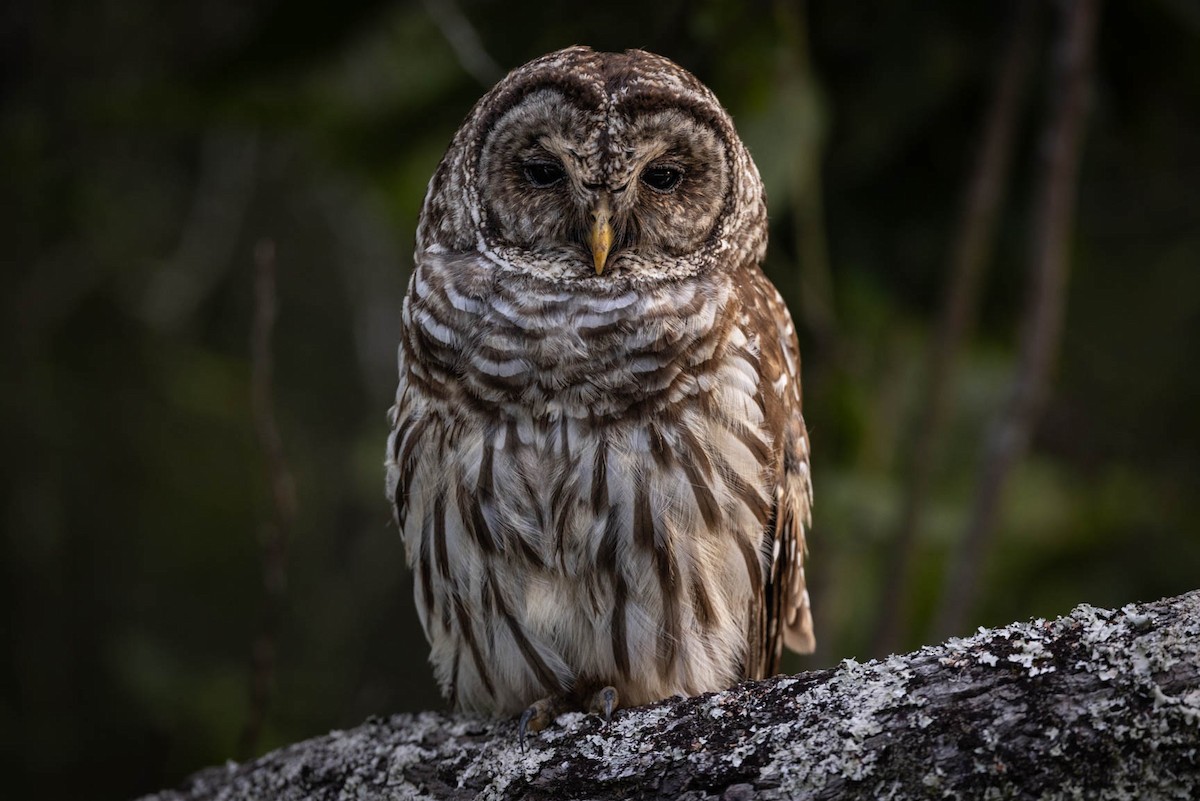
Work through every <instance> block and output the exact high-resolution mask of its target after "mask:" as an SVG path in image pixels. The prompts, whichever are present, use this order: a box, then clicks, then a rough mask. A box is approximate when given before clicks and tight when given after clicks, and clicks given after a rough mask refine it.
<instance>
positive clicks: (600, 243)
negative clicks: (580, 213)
mask: <svg viewBox="0 0 1200 801" xmlns="http://www.w3.org/2000/svg"><path fill="white" fill-rule="evenodd" d="M609 217H610V211H609V208H608V195H601V196H600V202H599V203H598V204H597V205H596V210H595V211H593V212H592V232H591V235H590V236H589V237H588V245H589V246H590V247H591V249H592V262H593V263H594V264H595V265H596V275H600V273H602V272H604V263H605V262H606V261H608V251H609V250H610V249H611V248H612V241H613V230H612V224H611V223H610V222H609Z"/></svg>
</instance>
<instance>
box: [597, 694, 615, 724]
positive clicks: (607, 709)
mask: <svg viewBox="0 0 1200 801" xmlns="http://www.w3.org/2000/svg"><path fill="white" fill-rule="evenodd" d="M600 693H601V695H602V696H603V697H604V728H606V729H607V728H608V727H609V725H611V724H612V713H613V706H614V705H615V704H616V703H617V691H616V690H614V689H613V688H612V687H605V688H604V689H603V690H601V691H600Z"/></svg>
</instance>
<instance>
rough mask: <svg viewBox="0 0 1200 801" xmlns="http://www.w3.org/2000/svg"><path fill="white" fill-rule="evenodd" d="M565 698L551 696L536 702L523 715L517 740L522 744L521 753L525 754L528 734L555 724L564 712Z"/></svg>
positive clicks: (518, 727) (518, 728)
mask: <svg viewBox="0 0 1200 801" xmlns="http://www.w3.org/2000/svg"><path fill="white" fill-rule="evenodd" d="M563 707H564V704H563V698H562V696H558V695H549V696H546V697H545V698H542V699H540V700H538V701H534V702H533V703H532V704H530V705H529V707H528V708H527V709H526V710H525V711H524V712H522V713H521V722H520V723H519V724H518V726H517V739H518V740H519V741H520V743H521V753H525V735H526V734H527V733H528V732H535V733H536V732H539V731H541V730H542V729H544V728H546V727H547V726H549V725H550V724H551V723H553V722H554V719H555V718H556V717H558V713H559V712H562V711H563Z"/></svg>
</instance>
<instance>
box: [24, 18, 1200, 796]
mask: <svg viewBox="0 0 1200 801" xmlns="http://www.w3.org/2000/svg"><path fill="white" fill-rule="evenodd" d="M1037 6H1038V11H1039V13H1037V14H1035V19H1034V23H1033V25H1032V27H1031V29H1030V31H1029V35H1028V38H1029V39H1030V46H1031V54H1032V55H1031V59H1032V63H1031V71H1030V74H1029V78H1028V80H1027V81H1026V84H1025V88H1024V91H1023V95H1022V101H1021V104H1020V107H1019V116H1018V119H1017V126H1016V129H1015V130H1016V133H1015V137H1016V138H1015V147H1014V150H1013V154H1012V161H1011V167H1010V168H1009V169H1008V170H1007V172H1006V177H1007V180H1008V186H1009V192H1008V193H1007V195H1006V196H1005V199H1004V202H1003V204H1002V206H1001V207H1000V212H999V213H1000V216H999V221H998V229H997V234H996V245H995V248H994V249H993V252H992V253H991V258H990V262H989V269H988V271H987V273H986V277H985V279H984V284H983V287H982V293H981V297H980V306H979V310H978V315H977V324H976V325H975V326H974V327H973V329H972V330H971V334H970V337H969V340H968V342H967V344H966V347H965V348H964V350H963V352H962V354H961V358H960V359H959V360H958V362H957V371H956V372H955V374H954V376H953V380H952V382H951V384H950V387H951V392H950V396H949V398H950V404H951V405H950V411H949V413H948V417H947V427H946V431H945V435H944V436H943V437H941V438H940V440H939V441H938V444H937V446H936V447H935V448H934V454H933V455H934V460H933V465H934V468H933V472H932V474H931V475H932V478H931V490H930V494H929V498H928V503H927V504H926V505H925V506H924V507H923V512H922V518H921V525H920V526H919V529H918V537H917V540H916V543H915V546H914V551H913V554H912V560H913V565H914V567H915V569H914V573H913V577H914V582H913V584H912V586H911V588H910V589H909V590H908V591H906V593H905V598H906V601H907V603H908V604H909V608H910V609H911V611H912V615H911V619H910V620H909V621H908V622H907V624H906V625H905V626H904V627H903V628H902V630H900V631H898V633H897V642H898V644H899V645H901V646H902V647H906V648H907V647H913V646H915V645H918V644H920V643H922V642H926V641H932V640H931V637H932V634H931V632H930V621H931V619H932V618H933V615H934V613H935V611H936V607H937V604H938V602H939V593H940V588H941V586H942V582H943V573H944V568H945V565H946V564H947V562H948V556H949V555H950V554H951V553H952V548H953V546H954V544H955V543H956V542H957V541H959V539H960V538H961V536H962V532H963V529H964V527H965V525H966V520H967V517H968V513H969V509H970V506H971V500H972V496H973V493H974V487H975V485H976V482H977V480H978V479H977V475H978V466H979V463H980V459H981V453H982V445H983V442H984V439H985V437H986V432H987V430H988V426H989V424H990V422H991V421H992V420H993V419H994V418H995V415H996V414H997V412H998V410H999V409H1000V408H1001V406H1002V404H1003V402H1004V398H1005V397H1006V395H1007V392H1008V388H1009V386H1010V384H1011V382H1012V377H1013V371H1014V369H1015V366H1016V363H1017V342H1018V331H1019V327H1020V325H1021V317H1022V314H1023V309H1024V307H1025V300H1024V298H1025V287H1026V285H1027V283H1028V282H1027V274H1028V266H1029V255H1028V254H1029V240H1030V235H1031V229H1032V228H1033V227H1034V223H1035V221H1034V220H1033V219H1032V216H1033V215H1034V213H1035V212H1034V209H1035V196H1036V192H1037V186H1038V180H1039V164H1040V162H1039V160H1038V156H1039V147H1040V142H1041V141H1042V140H1041V134H1040V131H1041V130H1042V127H1043V125H1044V124H1045V119H1046V117H1047V113H1048V101H1049V99H1050V98H1051V96H1052V95H1051V93H1050V91H1049V90H1050V89H1051V87H1052V83H1053V81H1052V75H1053V66H1054V60H1055V58H1056V56H1055V54H1056V52H1057V51H1056V49H1055V44H1054V43H1055V41H1056V39H1057V37H1058V36H1059V29H1060V27H1061V24H1060V18H1059V14H1058V13H1057V10H1056V9H1057V8H1058V6H1057V4H1049V3H1047V4H1042V3H1037ZM1014 8H1015V5H1014V4H1013V3H1011V2H981V3H962V2H957V1H955V0H942V1H941V2H930V3H921V4H899V3H885V2H878V3H839V2H832V1H831V0H813V2H810V3H808V4H792V3H775V4H772V3H738V2H733V1H732V0H698V1H697V2H688V1H684V0H674V1H672V0H666V1H665V2H662V3H645V2H643V3H639V4H635V5H629V6H625V5H622V4H620V3H614V2H608V3H585V4H573V3H572V4H567V3H556V4H552V3H547V2H540V3H535V2H528V0H510V2H499V0H486V1H485V0H478V1H477V2H467V1H466V0H462V2H460V3H459V4H457V5H453V4H446V3H441V2H434V0H430V2H427V3H385V2H380V1H379V0H342V2H338V3H318V2H286V3H285V2H280V0H270V1H267V2H264V1H263V0H255V1H253V2H247V0H206V2H203V3H175V4H171V3H152V2H148V1H147V0H97V1H96V2H91V3H65V2H57V1H52V2H32V1H31V0H18V1H17V2H12V3H7V4H5V6H4V9H3V10H2V11H0V104H2V106H0V108H2V111H0V193H2V196H3V197H4V198H5V202H4V204H3V207H4V214H3V215H0V247H2V250H3V254H4V255H3V258H2V261H3V264H4V266H5V271H4V286H5V289H4V291H3V293H2V296H0V299H2V304H3V305H2V307H0V308H2V310H3V318H2V323H0V324H2V325H3V330H4V337H3V350H2V351H0V353H2V354H3V359H4V369H3V378H2V381H3V384H2V386H3V392H0V420H2V421H3V426H2V427H0V453H3V459H2V460H0V479H2V480H0V521H2V522H0V525H2V526H3V539H2V540H0V556H2V560H3V561H2V567H0V576H2V583H0V598H2V603H0V621H2V627H0V632H2V634H3V648H4V661H3V670H4V672H3V674H2V677H0V736H2V737H3V757H2V759H3V761H4V764H3V773H4V775H5V776H6V780H5V784H6V789H8V790H9V791H10V792H8V793H6V795H8V796H9V797H13V798H17V797H27V796H36V797H39V798H85V797H86V798H98V799H107V798H114V799H115V798H123V797H129V796H132V795H135V794H137V793H141V792H148V791H151V790H153V789H156V788H159V787H161V786H166V785H170V784H173V783H177V782H178V781H180V780H181V779H182V778H183V777H184V776H185V775H186V774H188V773H189V772H191V771H194V770H196V769H198V768H201V767H204V766H206V765H209V764H213V763H219V762H221V761H223V760H225V759H227V758H231V757H235V756H238V753H237V752H238V749H239V737H240V736H241V733H242V731H243V729H244V727H245V726H246V723H247V720H248V718H249V717H250V716H251V711H250V709H251V700H250V698H251V694H250V681H251V669H250V662H251V656H250V655H251V650H252V644H253V642H254V641H255V638H256V637H257V636H258V634H259V632H260V629H261V626H262V623H261V620H262V614H263V613H262V609H263V607H264V602H265V597H266V592H265V590H264V583H263V580H262V567H261V558H262V557H261V545H260V543H261V540H262V538H263V535H264V531H267V530H268V529H267V527H268V526H269V524H270V522H271V519H272V515H273V511H272V510H273V506H272V501H271V495H270V490H269V479H268V475H267V471H266V469H265V459H264V456H263V451H262V449H261V448H260V447H259V445H258V442H257V439H256V435H255V427H254V424H253V421H252V416H251V405H250V389H251V387H250V378H251V369H250V365H251V363H250V355H249V354H250V346H249V333H250V325H251V319H252V315H253V310H254V289H253V288H254V257H253V253H254V246H255V243H256V242H258V241H259V240H260V239H262V238H270V239H272V240H274V242H275V243H276V246H277V261H276V264H277V272H278V305H279V318H278V324H277V326H276V328H275V330H274V336H275V341H274V352H275V379H274V391H275V401H274V405H275V414H276V417H277V422H278V426H279V430H280V435H281V437H282V443H283V451H284V454H285V456H286V459H287V462H288V465H289V467H290V470H291V471H292V473H293V474H294V477H295V483H296V489H297V498H298V515H297V519H296V523H295V525H294V526H293V527H292V530H291V531H290V544H289V552H288V556H287V561H286V589H285V593H284V595H283V606H282V608H281V609H280V610H279V626H278V632H277V637H276V642H275V654H276V660H277V661H276V667H275V671H274V674H273V677H272V681H271V696H270V705H269V708H268V710H267V714H266V716H265V720H264V729H263V731H262V735H261V737H258V738H257V740H256V742H255V743H254V746H253V749H254V751H255V752H262V751H264V750H267V749H270V748H273V747H277V746H279V745H282V744H285V743H288V742H291V741H294V740H297V739H300V738H304V737H308V736H312V735H316V734H320V733H323V732H325V731H327V730H329V729H331V728H335V727H348V726H353V725H356V724H357V723H359V722H361V721H362V720H363V719H364V718H365V717H367V716H368V715H371V714H387V713H392V712H397V711H405V710H419V709H424V708H431V707H433V708H440V706H441V701H440V700H439V699H438V698H437V697H436V692H435V689H434V687H433V683H432V681H431V678H430V671H429V669H428V667H427V665H426V661H425V655H426V646H425V643H424V641H423V638H422V637H421V634H420V631H419V628H418V625H417V621H416V615H415V612H414V609H413V606H412V601H411V584H410V577H409V575H408V573H407V571H406V569H405V567H404V555H403V549H402V547H401V543H400V540H399V537H398V535H397V532H396V530H395V528H394V527H393V526H392V525H391V524H390V521H389V517H390V510H389V508H388V504H387V502H386V500H385V499H384V497H383V472H382V460H383V449H384V440H385V437H386V433H387V425H386V420H385V412H386V410H387V408H388V406H389V405H390V403H391V396H392V392H393V388H394V380H395V343H396V341H397V329H398V321H399V314H398V311H399V307H400V299H401V297H402V293H403V291H404V288H405V285H406V280H407V274H408V270H409V268H410V265H411V252H412V248H413V233H414V229H415V225H416V220H417V215H418V212H419V209H420V204H421V201H422V198H423V195H424V190H425V185H426V182H427V180H428V178H429V176H430V175H431V173H432V171H433V169H434V167H435V166H436V164H437V161H438V159H439V158H440V156H441V154H442V152H443V151H444V149H445V147H446V145H447V143H448V141H449V139H450V136H451V134H452V132H453V131H454V129H455V128H456V127H457V125H458V124H459V122H460V121H461V120H462V118H463V117H464V116H465V114H466V113H467V111H468V110H469V108H470V106H471V104H472V103H473V102H474V101H475V100H476V99H477V98H478V97H479V96H480V95H481V94H482V92H483V91H484V89H485V83H486V82H488V81H490V80H494V79H495V78H496V77H498V75H499V74H500V72H502V71H503V70H506V69H509V68H511V67H514V66H516V65H518V64H520V63H523V62H524V61H526V60H528V59H529V58H532V57H534V56H537V55H539V54H542V53H544V52H547V51H550V50H553V49H556V48H558V47H561V46H565V45H568V44H573V43H586V44H591V45H593V46H595V47H597V48H600V49H609V50H613V49H616V50H620V49H624V48H627V47H644V48H647V49H650V50H654V51H656V52H659V53H663V54H665V55H667V56H670V57H672V58H674V59H675V60H676V61H679V62H680V63H682V64H683V65H684V66H686V67H688V68H689V69H691V70H692V71H693V72H695V73H696V74H697V75H698V76H699V77H700V78H701V79H702V80H704V81H705V82H707V83H708V84H709V85H710V86H712V87H713V88H714V89H715V90H716V92H717V94H718V96H719V97H720V98H721V99H722V101H723V102H724V103H725V105H726V106H727V107H728V108H729V109H730V111H731V112H732V114H733V116H734V118H735V120H736V122H737V124H738V127H739V130H740V131H741V133H742V135H743V137H744V138H745V140H746V141H747V142H748V144H749V146H750V149H751V151H752V153H753V154H754V156H755V158H756V160H757V162H758V164H759V167H760V169H761V170H762V172H763V174H764V178H765V180H766V184H767V188H768V192H769V197H770V204H771V206H770V207H771V224H772V244H771V251H770V254H769V257H768V264H767V269H768V272H770V274H771V275H772V277H773V278H774V279H775V280H776V282H777V283H778V284H779V285H780V287H781V289H782V290H783V292H784V294H785V296H786V297H787V298H788V300H789V302H790V303H791V304H792V308H793V310H794V312H795V314H796V317H797V322H798V329H799V331H800V338H801V345H802V348H803V350H804V353H805V397H806V417H807V419H808V423H809V427H810V430H811V432H812V443H813V451H814V457H813V458H814V472H815V478H816V493H817V507H816V524H815V529H814V531H813V533H812V535H811V541H810V571H809V576H810V581H811V582H812V584H813V585H814V596H815V603H816V605H817V609H816V612H817V625H818V640H819V642H820V644H821V650H820V651H819V653H818V654H817V655H816V656H815V657H812V658H807V659H804V660H799V659H797V660H795V661H794V662H789V663H788V664H787V668H788V669H789V670H799V669H812V668H818V667H826V666H830V665H833V664H836V663H837V661H838V660H840V659H841V658H844V657H856V658H865V657H868V656H870V655H872V651H873V646H872V636H873V635H872V632H873V628H874V627H875V625H876V621H877V620H878V619H879V615H880V604H881V591H880V587H881V585H882V584H883V582H884V578H885V577H886V576H887V575H888V572H889V570H891V569H892V568H893V566H894V560H893V559H892V557H891V556H890V554H889V547H890V543H891V541H892V540H893V538H894V537H895V533H896V530H897V525H898V517H899V515H900V511H901V509H902V505H903V494H904V491H905V475H906V472H907V467H906V464H907V463H906V456H905V454H906V453H907V449H908V447H909V443H910V442H911V440H912V437H914V436H915V435H914V421H915V420H916V419H917V414H916V412H917V407H918V405H919V404H920V402H921V401H920V398H921V387H922V385H923V382H924V380H925V378H924V376H925V364H926V353H927V351H928V350H929V347H930V344H931V339H932V338H933V337H934V336H935V330H936V320H937V318H938V314H939V310H940V306H941V302H942V300H941V298H942V294H943V292H944V288H945V285H946V281H947V278H946V273H947V264H948V259H949V252H950V248H951V243H952V242H953V240H954V237H955V236H956V229H957V226H958V225H959V220H960V218H961V216H962V206H963V194H964V186H965V184H966V182H967V180H968V178H969V176H970V174H971V170H972V165H973V163H974V158H975V153H976V151H977V150H978V147H979V141H980V138H981V135H982V134H981V130H982V127H983V120H984V116H985V113H986V110H987V108H988V106H989V103H990V102H991V97H992V94H993V86H994V83H995V81H994V78H995V75H996V72H997V70H998V67H999V64H1000V63H1001V60H1002V57H1003V53H1004V51H1005V47H1006V42H1007V40H1008V32H1009V30H1010V29H1011V22H1012V20H1013V18H1014V13H1013V10H1014ZM452 43H453V44H452ZM1076 191H1077V195H1078V198H1079V202H1078V214H1077V217H1076V219H1075V220H1074V222H1073V224H1072V227H1071V237H1070V242H1071V254H1070V259H1071V275H1070V284H1069V289H1068V296H1067V311H1066V327H1065V332H1064V338H1063V342H1062V350H1061V356H1060V358H1059V364H1058V368H1057V369H1056V370H1055V372H1054V375H1053V384H1052V390H1051V394H1050V396H1049V399H1048V403H1047V406H1046V408H1045V411H1044V414H1043V415H1042V416H1041V418H1040V420H1039V423H1038V425H1037V426H1036V429H1035V430H1034V434H1033V440H1032V445H1031V449H1030V453H1029V455H1028V458H1026V459H1024V460H1023V461H1022V462H1021V463H1020V464H1019V466H1018V467H1017V469H1016V470H1015V472H1014V474H1013V475H1012V478H1011V481H1010V482H1009V485H1008V488H1007V489H1008V491H1007V492H1006V494H1005V495H1004V503H1003V505H1002V507H1001V511H1000V513H999V515H998V518H997V531H996V537H995V540H994V542H993V545H992V547H991V548H990V549H989V550H988V551H987V554H986V558H985V560H984V562H983V568H982V573H981V578H980V580H979V582H978V585H977V590H978V597H977V602H976V603H975V604H973V606H972V607H971V609H970V614H969V616H968V620H969V622H970V624H971V625H972V626H973V625H980V624H997V623H1004V622H1008V621H1010V620H1013V619H1018V618H1025V617H1030V616H1053V615H1057V614H1061V613H1064V612H1066V611H1067V610H1069V609H1070V608H1071V607H1072V606H1073V605H1075V604H1077V603H1081V602H1088V603H1093V604H1097V605H1109V606H1111V605H1120V604H1124V603H1127V602H1130V601H1138V600H1152V599H1155V598H1158V597H1160V596H1163V595H1169V594H1176V593H1179V592H1182V591H1185V590H1190V589H1194V588H1197V587H1200V531H1198V528H1200V527H1198V525H1197V522H1196V521H1197V520H1200V408H1198V402H1200V224H1198V222H1200V3H1196V2H1193V1H1192V0H1158V1H1157V2H1154V1H1152V0H1145V1H1144V2H1120V1H1119V0H1112V1H1111V2H1109V3H1107V4H1106V5H1105V6H1104V8H1103V18H1102V20H1101V22H1100V28H1099V39H1098V43H1097V50H1096V71H1095V78H1094V83H1093V88H1092V91H1091V94H1090V98H1089V116H1088V119H1087V128H1086V132H1085V137H1084V140H1083V151H1082V164H1081V171H1080V176H1079V180H1078V184H1077V187H1076Z"/></svg>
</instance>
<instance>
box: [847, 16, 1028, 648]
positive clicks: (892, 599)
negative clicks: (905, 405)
mask: <svg viewBox="0 0 1200 801" xmlns="http://www.w3.org/2000/svg"><path fill="white" fill-rule="evenodd" d="M1038 10H1039V6H1038V4H1037V2H1036V0H1021V2H1020V3H1018V5H1017V11H1016V19H1015V20H1014V22H1013V26H1012V32H1011V33H1010V34H1009V37H1008V43H1007V45H1006V47H1005V51H1004V56H1003V59H1002V60H1001V66H1000V69H999V71H998V72H997V75H996V85H995V90H994V94H993V95H992V102H991V105H990V107H989V108H988V111H987V118H986V122H985V123H984V125H983V136H982V140H981V142H980V147H979V152H978V154H977V156H976V160H975V165H974V169H973V170H972V171H971V175H970V179H969V181H968V183H967V188H966V192H965V197H964V202H963V213H962V218H961V219H960V220H959V225H958V231H957V234H956V236H955V239H954V246H953V248H952V249H951V254H950V263H949V265H948V270H947V272H948V280H947V284H946V295H945V298H944V299H943V301H942V311H941V317H940V319H939V321H938V328H937V333H936V334H935V336H934V338H933V341H932V342H931V343H930V348H929V355H928V357H927V359H928V363H927V366H926V371H925V385H924V387H923V393H922V396H921V402H920V403H919V404H918V405H917V408H918V419H917V421H916V424H915V425H914V426H913V429H912V432H911V433H910V435H909V442H908V452H907V454H906V459H905V462H906V464H907V469H906V470H905V475H906V482H905V492H904V502H903V507H902V511H901V513H900V519H899V521H898V523H897V528H896V534H895V536H894V537H893V538H892V542H891V546H890V547H889V549H888V558H887V560H886V562H885V564H887V566H888V568H887V571H886V575H885V577H884V587H883V594H882V595H881V600H880V604H879V618H878V620H877V621H876V624H875V631H874V634H873V635H872V646H871V651H872V653H874V654H875V655H876V656H885V655H887V654H890V653H892V652H894V651H895V650H896V649H897V648H898V647H900V645H901V643H902V641H903V637H904V635H905V633H906V632H907V631H908V629H909V602H910V596H911V586H910V585H911V583H912V563H913V556H914V554H915V552H916V550H917V543H918V539H919V538H918V532H919V531H920V528H921V514H922V512H924V510H925V504H926V500H927V498H928V495H929V485H930V479H931V478H932V476H933V467H934V457H935V454H936V452H937V445H938V443H940V442H941V438H942V431H943V429H944V428H945V424H946V420H947V418H948V416H949V415H948V413H949V411H950V388H951V386H952V384H953V376H954V368H955V365H956V363H957V361H958V353H959V350H960V349H961V348H962V343H963V342H964V341H965V340H966V338H967V336H968V334H969V333H970V331H971V328H972V327H973V325H974V320H975V311H976V306H977V305H978V299H979V287H980V284H981V283H982V281H983V275H984V272H985V271H986V269H987V264H988V257H989V256H990V254H991V251H992V241H993V240H994V239H995V232H996V220H997V218H998V217H999V212H1000V207H1001V205H1002V204H1003V200H1004V195H1005V189H1006V187H1007V184H1008V165H1009V161H1010V157H1011V154H1012V145H1013V139H1014V137H1015V134H1016V130H1017V122H1018V119H1019V117H1020V113H1019V112H1020V110H1021V98H1022V95H1023V88H1024V85H1025V79H1026V75H1027V74H1028V72H1029V66H1030V63H1031V61H1032V60H1033V45H1032V40H1033V34H1034V29H1035V27H1036V25H1035V23H1036V16H1037V14H1036V12H1037V11H1038Z"/></svg>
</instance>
